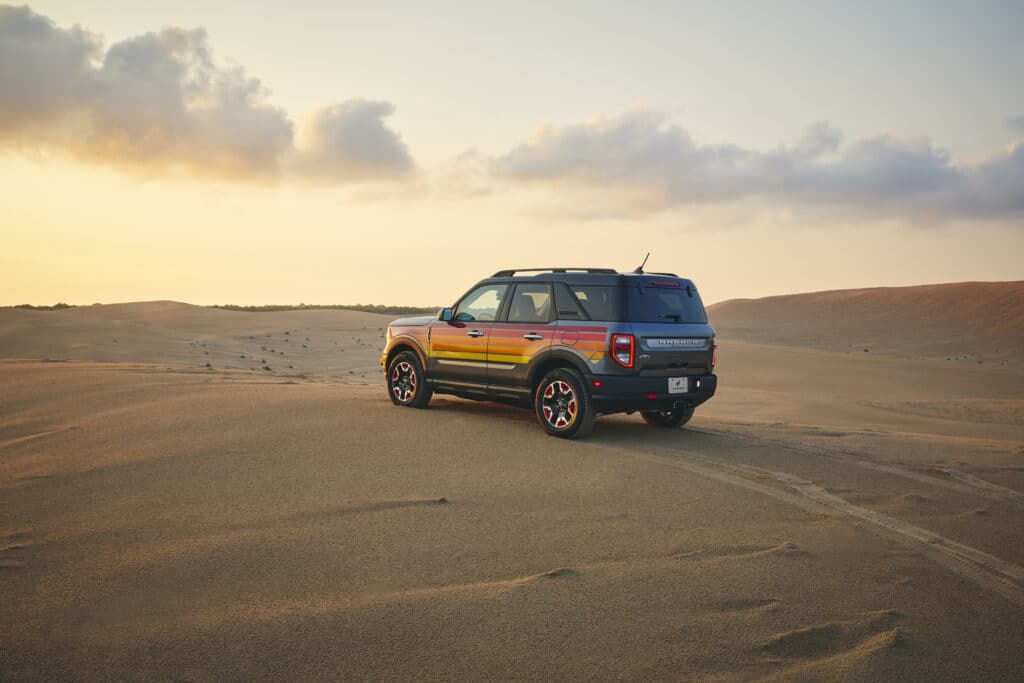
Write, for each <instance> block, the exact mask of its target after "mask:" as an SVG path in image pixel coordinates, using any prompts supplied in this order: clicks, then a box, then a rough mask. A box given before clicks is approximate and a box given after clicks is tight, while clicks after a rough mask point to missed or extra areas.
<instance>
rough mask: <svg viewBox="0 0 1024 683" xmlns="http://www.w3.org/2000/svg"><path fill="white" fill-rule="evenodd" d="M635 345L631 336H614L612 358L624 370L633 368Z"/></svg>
mask: <svg viewBox="0 0 1024 683" xmlns="http://www.w3.org/2000/svg"><path fill="white" fill-rule="evenodd" d="M634 346H635V343H634V340H633V335H631V334H613V335H612V358H614V359H615V362H616V363H618V364H619V365H621V366H622V367H624V368H631V367H633V349H634Z"/></svg>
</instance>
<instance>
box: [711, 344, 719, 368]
mask: <svg viewBox="0 0 1024 683" xmlns="http://www.w3.org/2000/svg"><path fill="white" fill-rule="evenodd" d="M716 365H718V342H714V343H712V344H711V369H712V370H714V369H715V366H716Z"/></svg>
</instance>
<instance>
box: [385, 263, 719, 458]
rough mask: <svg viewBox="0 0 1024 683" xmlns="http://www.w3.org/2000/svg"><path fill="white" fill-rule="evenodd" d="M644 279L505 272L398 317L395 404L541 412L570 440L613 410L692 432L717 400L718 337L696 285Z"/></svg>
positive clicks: (389, 376)
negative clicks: (438, 399)
mask: <svg viewBox="0 0 1024 683" xmlns="http://www.w3.org/2000/svg"><path fill="white" fill-rule="evenodd" d="M637 271H639V272H634V273H618V272H616V271H614V270H611V269H607V268H544V269H540V268H531V269H517V270H502V271H499V272H497V273H495V274H494V275H493V276H492V277H489V278H487V279H485V280H482V281H480V282H479V283H478V284H477V285H476V286H474V287H473V288H472V289H471V290H469V292H467V293H466V294H465V295H464V296H463V297H462V298H461V299H459V300H458V301H457V302H456V303H455V305H454V306H452V307H451V308H444V309H441V311H439V312H438V314H437V316H436V317H420V318H402V319H400V320H395V321H394V322H392V323H391V324H390V325H388V330H387V338H386V339H387V344H386V346H385V348H384V353H383V355H382V356H381V365H382V367H383V368H384V370H385V378H386V383H387V391H388V396H389V397H390V398H391V401H392V402H393V403H394V404H395V405H399V406H408V407H413V408H424V407H426V405H427V403H428V402H429V401H430V398H431V396H432V395H433V394H435V393H437V394H451V395H455V396H461V397H463V398H470V399H482V400H491V401H502V402H509V403H517V404H522V405H527V406H531V405H532V407H533V410H534V413H535V414H536V416H537V421H538V422H539V423H540V426H541V427H543V428H544V429H545V430H547V432H548V433H549V434H553V435H555V436H560V437H566V438H578V437H581V436H584V435H585V434H587V433H588V432H589V431H590V429H591V428H592V427H593V424H594V419H595V418H596V417H597V416H598V415H607V414H610V413H622V412H625V413H633V412H636V411H639V412H640V414H641V415H642V416H643V418H644V420H645V421H646V422H647V423H648V424H652V425H658V426H662V427H679V426H681V425H684V424H686V423H687V422H688V421H689V419H690V418H691V417H692V416H693V411H694V408H696V407H697V406H698V405H700V404H701V403H703V402H704V401H707V400H708V399H709V398H711V397H712V396H713V395H714V393H715V388H716V384H717V378H716V377H715V375H714V374H713V372H714V368H715V348H716V344H715V331H714V330H713V329H712V328H711V326H710V325H708V318H707V314H706V313H705V312H704V305H703V303H701V300H700V296H699V295H698V294H697V288H696V287H694V285H693V283H692V282H691V281H690V280H687V279H685V278H680V277H677V276H675V275H672V274H668V273H643V272H642V271H641V269H639V268H638V269H637Z"/></svg>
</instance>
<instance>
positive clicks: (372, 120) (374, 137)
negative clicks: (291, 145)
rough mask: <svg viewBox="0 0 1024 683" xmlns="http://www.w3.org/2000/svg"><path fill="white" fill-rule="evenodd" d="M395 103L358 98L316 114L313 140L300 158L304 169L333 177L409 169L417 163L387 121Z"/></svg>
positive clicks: (361, 176)
mask: <svg viewBox="0 0 1024 683" xmlns="http://www.w3.org/2000/svg"><path fill="white" fill-rule="evenodd" d="M394 113H395V107H394V105H393V104H391V103H390V102H371V101H369V100H363V99H352V100H348V101H346V102H342V103H341V104H335V105H332V106H330V107H326V108H324V109H322V110H320V111H318V112H316V113H315V114H314V116H313V117H312V121H311V123H310V126H309V128H310V130H309V144H308V146H306V147H305V148H304V149H302V150H300V151H299V152H298V154H297V156H296V159H295V164H296V168H297V169H299V170H301V171H302V172H303V173H307V174H310V175H315V176H320V177H327V178H332V179H333V178H354V179H355V178H359V179H366V178H379V177H382V176H384V177H387V176H394V175H396V174H403V173H408V172H410V171H412V170H413V168H414V164H413V161H412V157H411V156H410V155H409V150H408V148H407V147H406V146H405V143H403V142H402V139H401V137H399V135H398V134H397V133H395V132H394V131H393V130H391V129H390V128H388V127H387V126H385V125H384V119H385V118H386V117H388V116H391V115H392V114H394Z"/></svg>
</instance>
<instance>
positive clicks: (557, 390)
mask: <svg viewBox="0 0 1024 683" xmlns="http://www.w3.org/2000/svg"><path fill="white" fill-rule="evenodd" d="M533 407H534V413H535V414H536V415H537V421H538V422H539V423H540V426H541V427H543V428H544V431H546V432H547V433H548V434H551V435H553V436H558V437H562V438H563V439H578V438H580V437H582V436H586V435H587V434H588V433H590V430H591V429H593V427H594V419H595V418H596V417H597V414H596V413H595V412H594V406H593V405H592V404H591V402H590V393H589V392H588V391H587V387H586V384H584V382H583V378H582V377H581V376H580V374H579V373H578V372H576V371H575V370H571V369H569V368H558V369H556V370H552V371H551V372H549V373H548V374H546V375H544V378H543V379H541V381H540V384H538V385H537V391H536V393H535V394H534V398H533Z"/></svg>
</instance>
